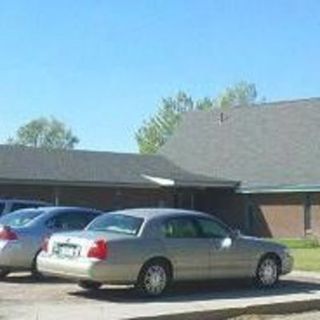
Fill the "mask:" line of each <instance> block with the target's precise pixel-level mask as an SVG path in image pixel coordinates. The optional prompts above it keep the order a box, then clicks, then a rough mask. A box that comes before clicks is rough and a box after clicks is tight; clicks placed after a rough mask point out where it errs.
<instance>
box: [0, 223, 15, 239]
mask: <svg viewBox="0 0 320 320" xmlns="http://www.w3.org/2000/svg"><path fill="white" fill-rule="evenodd" d="M17 239H18V236H17V234H16V233H15V232H13V231H12V230H11V228H10V227H8V226H4V227H2V228H1V229H0V240H9V241H10V240H17Z"/></svg>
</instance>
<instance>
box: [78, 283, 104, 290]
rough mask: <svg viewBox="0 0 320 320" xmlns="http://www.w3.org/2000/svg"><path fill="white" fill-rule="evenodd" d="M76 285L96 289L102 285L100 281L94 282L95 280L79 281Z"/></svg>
mask: <svg viewBox="0 0 320 320" xmlns="http://www.w3.org/2000/svg"><path fill="white" fill-rule="evenodd" d="M78 285H79V286H80V287H81V288H82V289H86V290H98V289H100V287H101V286H102V283H100V282H95V281H79V282H78Z"/></svg>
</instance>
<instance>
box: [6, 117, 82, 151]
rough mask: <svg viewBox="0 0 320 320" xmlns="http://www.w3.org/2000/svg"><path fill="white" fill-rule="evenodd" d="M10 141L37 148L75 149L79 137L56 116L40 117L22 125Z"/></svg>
mask: <svg viewBox="0 0 320 320" xmlns="http://www.w3.org/2000/svg"><path fill="white" fill-rule="evenodd" d="M8 143H10V144H17V145H23V146H29V147H35V148H48V149H73V148H74V146H75V145H76V144H77V143H79V139H78V138H77V137H76V136H75V135H73V133H72V131H71V129H69V128H67V127H66V125H65V124H64V123H63V122H61V121H59V120H57V119H55V118H49V119H48V118H43V117H42V118H38V119H34V120H32V121H30V122H28V123H27V124H25V125H23V126H21V127H20V128H19V129H18V130H17V133H16V137H15V138H9V139H8Z"/></svg>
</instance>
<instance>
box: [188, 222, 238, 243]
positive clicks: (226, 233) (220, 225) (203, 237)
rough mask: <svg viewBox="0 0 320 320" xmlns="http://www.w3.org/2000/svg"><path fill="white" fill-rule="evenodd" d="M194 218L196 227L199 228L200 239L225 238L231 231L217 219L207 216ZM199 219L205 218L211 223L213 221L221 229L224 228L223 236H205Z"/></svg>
mask: <svg viewBox="0 0 320 320" xmlns="http://www.w3.org/2000/svg"><path fill="white" fill-rule="evenodd" d="M194 218H195V220H196V223H197V225H198V228H199V229H200V234H201V238H202V239H225V238H227V237H230V235H231V233H232V232H231V229H230V228H229V227H228V226H227V225H225V224H224V223H223V222H221V221H220V220H218V219H212V218H209V217H194ZM200 220H206V221H210V222H211V223H215V224H216V225H218V226H219V227H221V229H223V230H225V236H224V237H222V236H221V237H220V236H210V237H208V236H206V235H205V233H204V230H203V228H202V226H201V223H200Z"/></svg>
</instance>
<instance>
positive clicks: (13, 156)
mask: <svg viewBox="0 0 320 320" xmlns="http://www.w3.org/2000/svg"><path fill="white" fill-rule="evenodd" d="M319 159H320V99H306V100H296V101H286V102H278V103H269V104H261V105H258V106H252V107H241V108H234V109H230V110H223V111H221V110H214V111H210V112H208V111H207V112H205V111H202V112H191V113H188V114H186V115H185V117H184V119H183V121H182V123H181V125H180V126H179V127H178V129H177V130H176V132H175V134H174V135H173V136H172V138H171V139H170V140H169V141H168V142H167V144H166V145H165V146H164V147H163V148H162V149H161V150H160V152H159V154H157V155H138V154H122V153H110V152H90V151H81V150H75V151H59V150H51V151H50V150H43V149H32V148H26V147H19V146H0V197H15V198H28V199H39V200H44V201H50V202H52V203H55V204H63V205H83V206H92V207H96V208H99V209H104V210H111V209H117V208H125V207H141V206H143V207H148V206H149V207H150V206H163V207H164V206H165V207H183V208H194V209H199V210H203V211H207V212H209V213H214V214H216V215H217V216H219V217H220V218H221V219H222V220H224V221H225V222H227V223H228V224H230V225H232V226H234V227H236V228H240V229H241V230H243V231H244V232H246V233H249V234H253V235H259V236H267V237H271V236H277V237H302V236H304V235H306V234H309V233H313V234H317V235H320V165H319V164H320V163H319Z"/></svg>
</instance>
